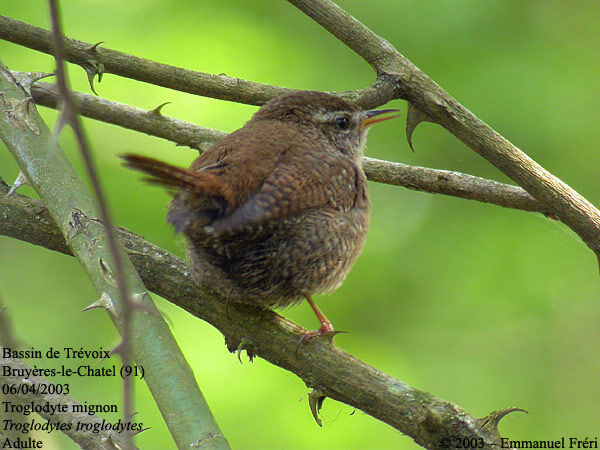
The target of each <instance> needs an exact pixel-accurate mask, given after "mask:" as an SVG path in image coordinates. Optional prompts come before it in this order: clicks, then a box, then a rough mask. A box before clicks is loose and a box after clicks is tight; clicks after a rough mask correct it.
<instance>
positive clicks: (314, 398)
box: [308, 389, 327, 427]
mask: <svg viewBox="0 0 600 450" xmlns="http://www.w3.org/2000/svg"><path fill="white" fill-rule="evenodd" d="M326 398H327V396H326V395H325V394H323V392H321V391H319V390H317V389H313V390H312V391H310V392H309V393H308V406H310V412H311V413H312V415H313V417H314V419H315V422H317V425H319V426H320V427H322V426H323V422H322V421H321V419H320V418H319V412H320V411H321V408H322V407H323V402H324V401H325V399H326Z"/></svg>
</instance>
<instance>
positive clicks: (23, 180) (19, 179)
mask: <svg viewBox="0 0 600 450" xmlns="http://www.w3.org/2000/svg"><path fill="white" fill-rule="evenodd" d="M26 184H27V185H28V184H29V181H28V180H27V177H26V176H25V174H24V173H23V172H22V171H21V170H19V174H18V175H17V178H16V180H15V181H14V183H13V185H12V186H11V188H10V190H9V191H8V194H6V196H7V197H10V196H11V195H13V194H14V193H15V192H17V189H19V188H20V187H21V186H23V185H26Z"/></svg>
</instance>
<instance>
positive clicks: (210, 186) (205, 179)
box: [121, 153, 233, 206]
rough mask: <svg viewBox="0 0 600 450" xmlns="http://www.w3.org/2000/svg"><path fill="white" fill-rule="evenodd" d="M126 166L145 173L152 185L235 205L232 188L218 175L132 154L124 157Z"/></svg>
mask: <svg viewBox="0 0 600 450" xmlns="http://www.w3.org/2000/svg"><path fill="white" fill-rule="evenodd" d="M121 158H123V159H124V160H125V163H124V166H126V167H129V168H131V169H135V170H139V171H140V172H144V173H146V174H148V175H150V176H149V177H146V178H145V180H146V181H148V182H150V183H155V184H160V185H163V186H169V187H175V188H179V189H183V190H185V191H189V192H194V193H197V194H204V195H209V196H212V197H218V198H221V199H224V200H225V201H226V202H227V203H228V204H229V205H230V206H231V205H232V204H233V193H232V192H231V190H230V188H229V187H228V186H227V185H226V184H225V183H223V181H222V180H221V179H220V178H219V177H218V176H216V175H214V174H211V173H208V172H202V171H199V172H197V171H195V170H192V169H184V168H182V167H177V166H172V165H171V164H167V163H165V162H163V161H158V160H156V159H152V158H148V157H146V156H140V155H134V154H131V153H128V154H125V155H122V156H121Z"/></svg>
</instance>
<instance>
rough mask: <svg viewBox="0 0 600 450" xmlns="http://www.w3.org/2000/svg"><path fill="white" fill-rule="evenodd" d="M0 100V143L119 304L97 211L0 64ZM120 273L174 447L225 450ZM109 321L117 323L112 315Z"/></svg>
mask: <svg viewBox="0 0 600 450" xmlns="http://www.w3.org/2000/svg"><path fill="white" fill-rule="evenodd" d="M0 94H1V95H0V138H1V139H2V140H3V141H4V143H5V144H6V146H7V148H8V149H9V150H10V151H11V153H12V154H13V156H14V157H15V160H16V161H17V163H18V164H19V167H20V169H21V170H22V171H23V172H24V173H25V175H26V177H27V179H28V180H29V182H30V183H31V185H32V186H33V187H34V189H35V190H36V192H37V193H38V195H39V196H40V198H41V199H42V201H43V202H44V206H45V208H47V210H48V211H49V212H50V213H51V214H52V218H53V219H54V221H55V223H56V224H57V225H58V226H59V228H60V231H61V233H62V235H63V236H65V237H66V239H67V243H68V246H69V248H70V249H71V251H72V252H73V253H74V254H75V255H76V256H77V258H78V260H79V261H80V262H81V264H82V266H83V268H84V269H85V271H86V273H87V275H88V277H89V278H90V280H91V281H92V283H93V284H94V287H95V288H96V291H97V293H98V296H101V298H103V297H105V296H106V295H108V297H110V298H111V299H114V298H117V292H116V289H115V286H114V282H112V283H111V282H109V279H110V278H111V275H110V274H108V273H107V272H106V270H104V272H103V270H102V269H103V268H104V269H106V267H109V268H114V263H113V259H112V256H111V254H110V252H109V251H108V250H107V245H106V234H105V233H106V230H105V227H104V225H103V224H102V222H101V221H100V220H98V217H99V214H98V211H97V208H96V206H95V205H94V202H93V200H92V198H91V196H90V195H89V193H88V191H87V188H86V187H85V185H84V184H83V182H82V181H81V179H79V177H78V175H77V173H76V172H75V170H74V169H73V167H72V165H71V164H70V162H69V161H68V160H67V158H66V156H65V154H64V153H63V152H62V150H61V149H60V147H59V146H58V144H57V142H56V138H55V136H53V135H52V134H51V133H50V131H49V130H48V128H47V126H46V124H45V123H44V121H43V120H42V119H41V117H40V116H39V114H38V113H37V111H36V110H35V108H34V107H33V105H31V98H30V97H27V96H26V95H25V93H24V89H23V88H22V87H21V86H19V85H17V84H16V83H15V82H14V79H13V76H12V74H11V73H10V72H9V71H8V70H7V69H6V68H5V67H4V66H3V65H1V64H0ZM2 222H4V221H2ZM124 272H125V274H126V276H127V282H128V285H129V286H131V287H132V291H133V292H134V293H135V294H137V295H136V298H137V301H138V302H139V305H138V306H139V307H137V308H134V310H133V313H132V321H131V325H132V342H131V344H132V350H133V355H134V359H135V360H136V361H137V363H138V364H139V365H141V366H143V367H145V369H146V370H145V378H144V379H145V381H146V383H147V384H148V387H149V388H150V391H151V392H152V395H153V396H154V399H155V401H156V403H157V405H158V406H159V409H160V410H161V413H162V414H163V417H164V419H165V422H166V423H167V426H168V428H169V430H170V431H171V434H172V435H173V438H174V439H175V441H176V442H177V444H178V445H179V446H187V445H190V443H193V442H196V441H198V439H200V438H202V436H203V435H205V434H210V435H211V436H218V438H216V439H215V445H216V446H218V447H219V448H228V447H229V446H228V444H227V441H226V439H225V438H224V437H223V436H222V435H221V433H220V431H219V428H218V426H217V424H216V422H215V420H214V418H213V417H212V414H211V413H210V409H209V408H208V405H207V404H206V401H205V400H204V397H203V396H202V393H201V392H200V390H199V388H198V385H197V384H196V381H195V380H194V376H193V374H192V372H191V369H190V368H189V366H188V365H187V363H186V362H185V358H184V357H183V355H182V353H181V350H180V349H179V347H178V346H177V343H176V342H175V339H174V338H173V336H172V335H171V333H170V331H169V329H168V326H167V325H166V324H165V322H164V320H163V319H162V316H161V315H160V313H159V312H158V310H157V309H156V306H155V305H154V304H153V303H152V301H151V300H150V298H149V296H147V295H144V293H145V287H144V285H143V284H142V281H141V280H140V278H139V276H138V274H137V273H136V271H135V268H134V266H133V265H132V264H131V262H130V261H129V260H128V259H125V261H124ZM111 319H113V321H114V322H115V323H116V324H118V323H119V318H118V317H116V316H115V315H114V314H111Z"/></svg>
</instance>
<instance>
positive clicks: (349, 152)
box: [124, 91, 397, 342]
mask: <svg viewBox="0 0 600 450" xmlns="http://www.w3.org/2000/svg"><path fill="white" fill-rule="evenodd" d="M396 111H397V110H389V109H388V110H376V111H364V110H362V109H360V108H359V107H357V106H355V105H353V104H351V103H349V102H347V101H345V100H342V99H341V98H339V97H336V96H333V95H330V94H325V93H321V92H312V91H299V92H294V93H291V94H286V95H282V96H280V97H277V98H275V99H273V100H271V101H270V102H268V103H267V104H265V105H264V106H263V107H262V108H260V110H259V111H258V112H256V114H254V116H253V117H252V119H251V120H250V121H249V122H248V123H246V125H244V126H243V127H242V128H240V129H239V130H237V131H235V132H233V133H231V134H229V135H228V136H226V137H225V138H223V139H222V140H221V141H220V142H218V143H217V144H215V145H213V146H212V147H210V148H209V149H208V150H206V151H205V152H204V153H202V154H201V155H200V156H199V157H198V158H196V160H195V161H194V162H193V163H192V165H191V166H190V168H189V169H183V168H179V167H174V166H171V165H169V164H166V163H164V162H160V161H156V160H154V159H150V158H146V157H143V156H137V155H125V156H124V159H125V160H126V165H127V166H129V167H132V168H134V169H138V170H141V171H143V172H146V173H147V174H150V175H151V176H152V178H151V179H150V181H153V182H156V183H159V184H162V185H167V186H172V187H176V188H179V192H178V193H177V195H176V196H175V198H174V199H173V201H172V202H171V206H170V209H169V212H168V214H167V220H168V221H169V222H170V223H171V224H173V226H174V227H175V230H176V231H178V232H182V233H183V234H185V236H186V237H187V241H188V258H189V267H190V269H191V273H192V276H193V278H194V280H195V281H196V282H197V283H198V284H200V285H202V286H204V287H207V288H209V289H211V290H213V291H215V292H216V293H218V294H219V295H220V296H221V297H223V298H224V299H226V300H227V301H231V302H243V303H249V304H253V305H257V306H260V307H269V308H273V307H279V306H286V305H289V304H292V303H296V302H299V301H300V300H301V299H302V298H306V300H308V302H309V303H310V305H311V307H312V308H313V310H314V312H315V314H316V315H317V318H318V319H319V322H320V323H321V328H320V329H319V330H316V331H312V332H308V334H307V335H305V336H304V337H303V339H302V340H301V342H304V341H306V340H307V339H310V338H312V337H314V336H317V335H322V334H328V335H330V334H334V333H335V332H334V329H333V326H332V325H331V323H330V322H329V321H328V320H327V318H326V317H325V316H324V315H323V314H322V313H321V312H320V310H319V309H318V308H317V306H316V305H315V304H314V303H313V301H312V299H311V296H312V295H313V294H317V293H324V292H332V291H334V290H335V289H336V288H337V287H338V286H340V284H341V283H342V281H344V278H345V277H346V275H347V274H348V272H349V271H350V269H351V268H352V266H353V265H354V262H355V261H356V259H357V257H358V255H359V253H360V252H361V250H362V248H363V244H364V242H365V237H366V234H367V228H368V226H369V196H368V193H367V179H366V177H365V174H364V172H363V170H362V162H361V160H362V155H363V149H364V147H365V144H366V138H367V133H368V130H369V127H370V126H371V125H372V124H374V123H376V122H380V121H383V120H386V119H390V118H392V117H395V115H394V116H391V117H390V116H389V115H386V116H382V115H381V114H384V113H390V112H396Z"/></svg>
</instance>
